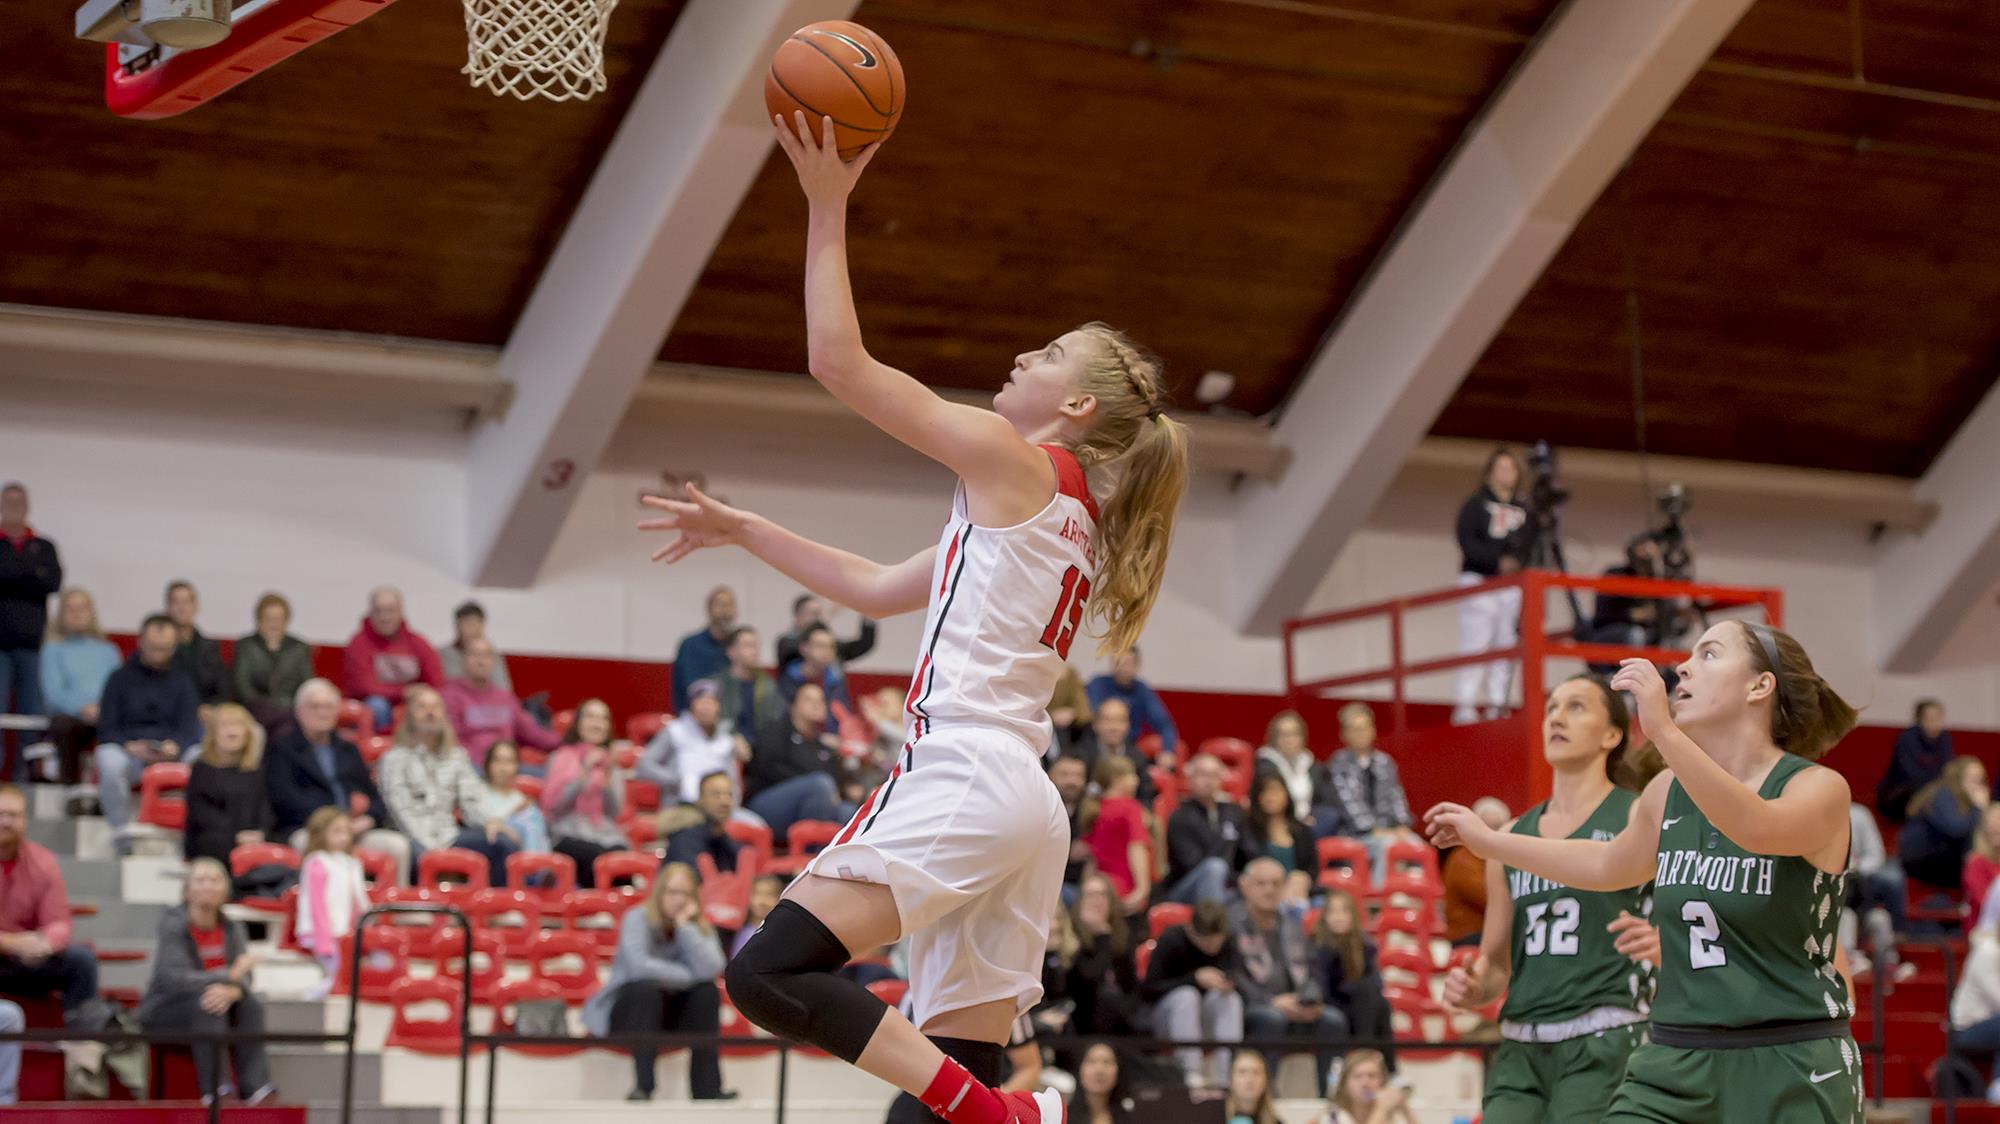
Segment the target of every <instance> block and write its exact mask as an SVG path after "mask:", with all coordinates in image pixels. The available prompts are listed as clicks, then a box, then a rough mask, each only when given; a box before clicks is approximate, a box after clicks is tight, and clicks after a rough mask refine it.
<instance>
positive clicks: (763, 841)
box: [722, 820, 777, 878]
mask: <svg viewBox="0 0 2000 1124" xmlns="http://www.w3.org/2000/svg"><path fill="white" fill-rule="evenodd" d="M722 830H723V831H724V832H726V833H727V834H728V835H729V837H730V838H731V839H734V840H735V841H736V842H737V843H738V844H739V845H741V846H742V847H743V852H741V853H738V854H737V856H736V869H738V870H742V869H743V868H744V864H746V863H747V864H749V868H750V873H751V877H753V878H754V877H756V876H757V875H759V874H762V873H763V872H764V871H765V870H767V869H769V867H770V865H771V854H772V852H773V851H775V850H776V849H777V848H776V847H775V846H773V845H772V841H771V829H770V828H768V827H765V826H764V825H763V824H755V823H744V822H742V821H741V820H730V821H729V822H728V823H725V824H723V825H722Z"/></svg>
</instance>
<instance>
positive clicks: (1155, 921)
mask: <svg viewBox="0 0 2000 1124" xmlns="http://www.w3.org/2000/svg"><path fill="white" fill-rule="evenodd" d="M1193 920H1194V907H1193V906H1191V905H1182V904H1181V903H1179V902H1161V903H1160V904H1159V905H1156V906H1154V907H1153V908H1151V909H1149V910H1147V911H1146V930H1147V932H1149V933H1151V934H1152V937H1153V939H1154V940H1159V939H1160V938H1161V937H1163V936H1165V935H1166V932H1167V930H1168V929H1171V928H1173V927H1174V926H1176V925H1185V924H1187V923H1188V922H1190V921H1193Z"/></svg>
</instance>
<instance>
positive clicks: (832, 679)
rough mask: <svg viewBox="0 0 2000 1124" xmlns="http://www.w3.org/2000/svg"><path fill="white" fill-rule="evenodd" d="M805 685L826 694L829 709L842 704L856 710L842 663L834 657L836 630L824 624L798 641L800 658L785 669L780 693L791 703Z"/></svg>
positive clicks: (818, 625) (807, 631) (779, 685)
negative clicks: (790, 700)
mask: <svg viewBox="0 0 2000 1124" xmlns="http://www.w3.org/2000/svg"><path fill="white" fill-rule="evenodd" d="M804 683H811V684H814V685H816V686H818V687H819V689H820V690H822V691H824V692H826V701H827V704H828V705H829V706H831V705H832V704H834V703H839V704H840V705H841V706H843V707H845V708H847V709H849V710H852V709H854V700H853V699H852V698H850V697H849V696H848V694H847V679H846V677H845V676H844V675H842V674H841V670H840V661H839V659H837V658H836V657H835V654H834V643H833V630H832V629H830V628H828V627H826V626H825V625H823V624H816V625H813V626H811V627H810V628H807V629H806V632H805V635H804V636H801V637H800V638H799V656H798V658H797V659H795V660H793V661H792V662H790V663H788V664H786V665H785V666H784V671H783V673H782V674H780V675H779V676H778V691H779V693H780V694H782V695H784V696H785V697H786V698H787V699H789V698H791V697H792V696H793V695H794V694H797V693H798V689H799V686H800V685H801V684H804Z"/></svg>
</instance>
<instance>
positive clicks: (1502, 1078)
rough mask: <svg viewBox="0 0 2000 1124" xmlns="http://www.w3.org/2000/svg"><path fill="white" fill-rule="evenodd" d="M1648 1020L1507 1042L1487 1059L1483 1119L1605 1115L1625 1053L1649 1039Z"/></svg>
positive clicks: (1530, 1121) (1497, 1123) (1538, 1121)
mask: <svg viewBox="0 0 2000 1124" xmlns="http://www.w3.org/2000/svg"><path fill="white" fill-rule="evenodd" d="M1644 1029H1645V1024H1644V1023H1639V1024H1636V1025H1633V1026H1621V1027H1616V1028H1613V1029H1611V1030H1605V1031H1599V1032H1598V1033H1596V1034H1586V1035H1584V1036H1583V1037H1581V1038H1572V1039H1569V1040H1568V1041H1566V1042H1549V1043H1537V1042H1502V1043H1501V1044H1500V1046H1499V1048H1497V1049H1495V1050H1494V1051H1493V1057H1492V1059H1491V1060H1489V1061H1488V1062H1487V1063H1486V1098H1485V1101H1484V1104H1483V1105H1482V1107H1481V1109H1480V1116H1479V1119H1480V1121H1481V1124H1543V1122H1544V1121H1547V1122H1550V1124H1567V1122H1568V1121H1591V1122H1592V1124H1595V1122H1596V1121H1599V1120H1602V1119H1604V1111H1605V1108H1606V1107H1607V1106H1608V1105H1610V1103H1611V1095H1612V1093H1614V1092H1616V1091H1617V1089H1618V1082H1619V1081H1620V1080H1622V1079H1623V1078H1624V1076H1625V1059H1626V1058H1627V1057H1629V1056H1630V1055H1631V1053H1632V1050H1633V1048H1634V1047H1636V1046H1638V1045H1639V1044H1640V1043H1641V1042H1643V1041H1644V1038H1642V1037H1641V1035H1640V1032H1641V1031H1642V1030H1644Z"/></svg>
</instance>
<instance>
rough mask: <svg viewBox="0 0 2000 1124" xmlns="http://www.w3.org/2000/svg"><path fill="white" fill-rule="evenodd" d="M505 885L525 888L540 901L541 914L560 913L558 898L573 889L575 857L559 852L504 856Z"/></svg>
mask: <svg viewBox="0 0 2000 1124" xmlns="http://www.w3.org/2000/svg"><path fill="white" fill-rule="evenodd" d="M507 885H508V887H509V888H510V889H515V890H526V891H527V892H528V893H530V894H533V895H534V896H535V898H536V899H537V900H539V901H540V902H541V903H542V912H543V913H544V914H549V913H553V914H555V915H556V916H561V915H562V904H561V903H562V901H563V899H564V898H566V897H567V896H568V895H569V894H570V893H571V892H572V891H574V890H575V889H576V860H575V859H572V858H570V857H569V856H568V855H565V854H562V853H560V852H550V853H548V854H543V855H531V854H528V853H526V852H521V851H517V852H515V853H514V854H511V855H508V856H507Z"/></svg>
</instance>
